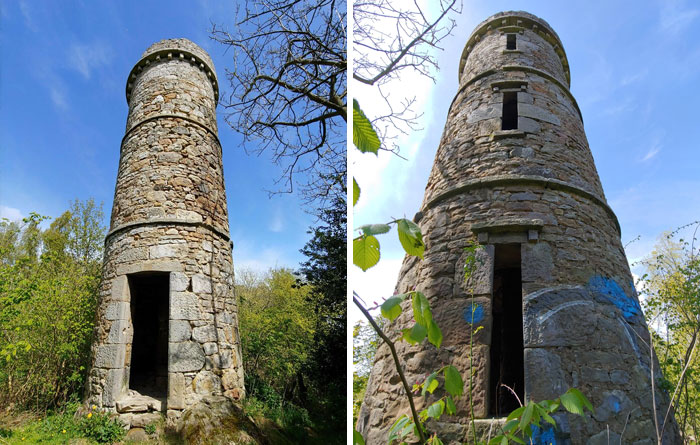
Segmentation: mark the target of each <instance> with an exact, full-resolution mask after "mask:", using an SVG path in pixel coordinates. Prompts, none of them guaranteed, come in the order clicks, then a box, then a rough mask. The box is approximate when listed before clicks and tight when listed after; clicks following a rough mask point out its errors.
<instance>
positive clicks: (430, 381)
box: [421, 372, 439, 396]
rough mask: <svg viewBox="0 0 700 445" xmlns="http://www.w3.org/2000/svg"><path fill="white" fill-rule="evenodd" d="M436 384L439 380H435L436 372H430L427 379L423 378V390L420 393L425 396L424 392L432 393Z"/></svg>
mask: <svg viewBox="0 0 700 445" xmlns="http://www.w3.org/2000/svg"><path fill="white" fill-rule="evenodd" d="M438 385H439V382H438V380H437V372H434V373H432V374H430V375H429V376H428V378H427V379H425V382H423V392H422V393H421V395H422V396H425V393H426V392H429V393H430V394H432V393H433V391H435V390H436V389H437V387H438Z"/></svg>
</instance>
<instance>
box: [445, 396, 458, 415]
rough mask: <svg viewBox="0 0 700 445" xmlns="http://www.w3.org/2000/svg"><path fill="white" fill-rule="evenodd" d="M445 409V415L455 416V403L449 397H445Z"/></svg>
mask: <svg viewBox="0 0 700 445" xmlns="http://www.w3.org/2000/svg"><path fill="white" fill-rule="evenodd" d="M445 409H446V410H447V414H456V413H457V407H456V406H455V401H454V400H452V397H450V396H447V397H445Z"/></svg>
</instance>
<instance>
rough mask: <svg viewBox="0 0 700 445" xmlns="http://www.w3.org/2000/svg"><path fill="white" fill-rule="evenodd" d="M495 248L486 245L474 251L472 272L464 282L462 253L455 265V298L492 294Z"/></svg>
mask: <svg viewBox="0 0 700 445" xmlns="http://www.w3.org/2000/svg"><path fill="white" fill-rule="evenodd" d="M494 253H495V247H494V246H493V245H486V246H483V248H479V249H477V250H476V252H475V255H474V259H475V263H474V265H475V266H474V270H473V272H472V273H471V275H470V277H469V279H468V280H467V281H465V280H464V264H465V261H466V259H467V253H466V252H464V253H462V255H461V256H460V257H459V260H457V263H456V264H455V275H454V277H455V278H454V280H455V296H467V295H472V294H473V295H485V294H491V292H493V260H494Z"/></svg>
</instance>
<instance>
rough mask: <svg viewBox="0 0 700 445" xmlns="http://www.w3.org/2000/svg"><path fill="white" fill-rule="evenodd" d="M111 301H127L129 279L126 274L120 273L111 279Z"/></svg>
mask: <svg viewBox="0 0 700 445" xmlns="http://www.w3.org/2000/svg"><path fill="white" fill-rule="evenodd" d="M111 295H112V301H129V299H130V292H129V279H128V278H127V276H126V275H120V276H118V277H115V278H114V279H113V280H112V290H111Z"/></svg>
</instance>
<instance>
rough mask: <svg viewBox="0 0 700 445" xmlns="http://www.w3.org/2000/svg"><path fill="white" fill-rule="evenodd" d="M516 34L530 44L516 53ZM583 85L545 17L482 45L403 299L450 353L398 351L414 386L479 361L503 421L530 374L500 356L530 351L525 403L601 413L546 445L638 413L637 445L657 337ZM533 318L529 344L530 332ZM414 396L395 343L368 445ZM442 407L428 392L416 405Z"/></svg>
mask: <svg viewBox="0 0 700 445" xmlns="http://www.w3.org/2000/svg"><path fill="white" fill-rule="evenodd" d="M513 38H514V39H515V42H516V49H515V50H510V49H506V47H505V46H506V43H507V39H513ZM569 84H570V72H569V65H568V60H567V58H566V55H565V53H564V50H563V48H562V43H561V41H560V40H559V37H558V36H557V34H556V33H555V32H554V30H553V29H552V28H551V27H550V26H549V24H547V22H545V21H544V20H542V19H540V18H538V17H535V16H533V15H531V14H528V13H526V12H523V11H510V12H503V13H498V14H495V15H494V16H492V17H490V18H488V19H487V20H486V21H484V22H483V23H481V24H480V25H478V27H477V29H476V30H475V31H474V32H473V33H472V35H471V36H470V37H469V39H468V41H467V43H466V45H465V49H464V51H463V52H462V59H461V61H460V69H459V86H458V88H457V89H456V91H457V92H456V95H455V97H454V99H453V100H452V101H451V102H450V101H449V100H448V101H447V102H446V104H451V105H450V109H449V110H448V113H447V121H446V124H445V128H444V131H443V133H442V138H441V141H440V145H439V147H438V149H437V152H436V154H435V161H434V164H433V168H432V171H431V172H430V176H429V179H428V183H427V185H426V189H425V196H424V199H423V203H422V205H421V208H420V209H413V210H408V211H415V210H417V213H416V215H417V216H416V222H417V223H418V224H419V225H420V227H421V230H422V232H423V236H424V237H423V239H424V241H425V245H426V249H425V253H424V258H423V259H422V260H418V259H416V258H415V257H406V258H405V259H404V262H403V265H402V267H401V270H400V272H399V279H398V281H397V285H396V290H397V291H398V292H401V293H403V292H408V291H411V290H414V289H417V290H421V291H423V292H424V293H425V294H426V296H427V297H428V298H429V299H430V304H431V308H432V311H433V316H434V319H435V320H436V321H437V322H438V325H439V326H440V328H441V330H442V333H443V345H442V347H441V348H440V350H439V351H435V350H434V349H432V346H429V345H428V343H427V342H424V343H423V344H422V345H415V346H407V345H405V344H404V343H403V342H398V343H396V351H397V354H398V356H399V358H400V361H401V363H402V366H404V371H405V374H406V378H407V380H408V382H409V384H412V383H415V382H422V381H424V379H425V377H426V375H429V374H430V373H431V372H433V371H435V370H437V369H440V368H442V367H443V366H445V365H448V364H451V365H454V366H457V367H458V369H459V370H460V373H461V374H462V376H463V378H464V379H465V380H466V379H467V376H469V375H470V374H469V372H470V369H469V364H468V363H469V361H470V355H471V359H473V360H472V361H473V365H472V366H473V368H474V371H475V373H474V374H473V378H472V385H473V393H474V402H475V405H476V407H477V409H476V413H475V414H476V416H477V417H486V416H489V415H493V412H494V411H495V410H494V409H492V408H493V407H489V404H490V403H493V402H495V400H496V399H495V398H494V397H490V392H494V391H495V389H494V388H495V387H496V385H497V384H498V383H499V381H501V382H502V380H500V379H501V378H506V377H507V378H510V379H516V380H517V379H518V378H517V376H516V375H515V374H516V372H514V371H519V370H516V369H504V367H506V368H507V367H508V365H507V363H508V361H509V360H508V359H504V360H499V356H497V355H496V354H504V350H508V348H510V347H512V348H513V350H508V352H507V354H509V355H508V357H513V354H518V351H517V348H522V349H523V354H524V355H523V357H524V382H520V381H517V382H516V385H515V386H519V385H522V386H524V388H525V390H524V394H522V395H523V396H525V398H526V399H529V400H533V399H534V400H541V399H543V398H556V397H559V396H560V395H561V394H562V393H564V392H565V391H566V390H567V389H568V388H570V387H576V388H578V389H580V390H581V391H582V392H583V393H584V394H585V395H586V396H587V397H588V398H589V399H590V400H591V402H592V403H593V405H594V407H595V412H594V413H593V415H591V414H587V415H586V416H585V418H582V417H578V416H568V417H567V416H563V417H561V416H560V417H558V418H557V421H558V424H559V425H558V428H557V429H556V431H554V430H546V429H542V430H541V431H537V432H536V434H535V438H536V440H535V443H550V442H552V443H571V444H586V443H607V431H608V429H609V430H610V434H611V437H610V438H611V442H610V443H618V442H619V433H620V432H621V431H623V429H624V428H625V421H626V420H625V419H626V418H627V416H628V414H630V413H632V414H631V415H630V418H629V422H628V425H627V430H626V431H625V434H624V438H623V439H622V440H623V443H634V442H636V441H642V440H646V439H648V438H649V437H653V431H648V427H647V424H645V423H644V422H646V421H647V420H648V419H653V412H652V406H653V402H652V400H651V398H652V392H651V379H650V372H649V369H650V367H651V364H652V363H651V362H650V358H649V353H648V348H645V347H644V346H643V344H644V342H647V343H648V339H649V334H648V332H647V329H646V324H645V323H644V320H643V317H642V314H641V309H640V307H639V303H638V298H637V295H636V293H635V290H634V286H633V285H631V284H630V283H631V273H630V270H629V266H628V263H627V259H626V257H625V254H624V249H623V248H622V243H621V241H620V228H619V223H618V221H617V218H616V217H615V214H614V213H613V211H612V209H611V208H610V207H609V205H608V204H607V202H606V200H605V196H604V193H603V188H602V185H601V183H600V179H599V176H598V173H597V171H596V167H595V164H594V162H593V158H592V155H591V151H590V149H589V146H588V142H587V141H586V134H585V131H584V126H583V120H582V116H581V112H580V110H579V108H578V105H577V103H576V100H575V98H574V97H573V95H572V94H571V92H570V90H569ZM506 95H507V96H506ZM511 99H514V100H515V105H516V106H515V107H513V108H512V110H513V113H517V114H516V115H515V116H512V117H517V119H512V120H515V121H516V124H517V125H516V128H512V129H504V128H503V126H502V123H503V122H507V121H508V120H511V119H508V116H504V115H503V113H509V109H507V107H505V106H504V104H505V103H506V100H511ZM504 118H505V119H504ZM514 221H518V223H514ZM523 221H526V222H529V223H522V222H523ZM534 221H537V223H534ZM474 244H481V245H484V247H485V248H486V249H485V250H483V251H482V252H481V253H479V254H478V255H483V258H482V259H483V261H481V264H480V267H479V268H478V269H477V271H476V272H475V274H474V276H473V277H472V279H471V280H470V281H469V282H467V283H465V282H464V279H463V273H464V264H465V259H466V257H467V254H466V253H465V248H466V247H468V246H469V245H474ZM508 244H510V245H511V246H504V245H508ZM512 245H519V247H520V248H519V249H516V247H517V246H512ZM518 251H519V255H518ZM518 269H519V270H518ZM517 272H519V273H520V280H519V282H518V280H517ZM518 288H520V289H521V290H522V304H521V305H520V303H521V301H519V299H518V298H517V297H518V295H517V294H518ZM505 293H507V294H508V295H504V294H505ZM472 296H474V297H475V298H474V300H473V304H474V305H478V306H479V308H480V309H481V312H480V314H479V318H480V321H478V322H475V323H474V324H478V325H479V326H478V327H477V329H478V328H481V331H480V332H478V333H477V335H476V336H475V337H474V339H473V340H474V346H473V350H470V348H469V346H468V338H469V333H470V332H473V330H472V329H473V327H472V326H470V323H466V320H464V317H463V315H464V312H465V309H466V308H467V305H468V304H472V300H471V299H470V297H472ZM518 306H520V307H518ZM471 307H472V308H473V307H474V306H471ZM504 308H507V309H508V310H507V311H506V310H504ZM403 310H404V312H403V313H402V315H401V316H399V317H398V318H397V319H396V320H395V321H393V322H392V323H389V324H388V325H387V326H386V327H385V331H386V332H387V334H388V335H389V337H390V338H392V339H398V338H400V336H401V332H402V330H404V329H407V328H410V327H411V326H413V324H414V320H413V317H412V316H411V313H410V312H411V311H410V303H408V302H407V303H404V305H403ZM519 310H522V312H521V313H520V311H519ZM467 313H472V311H470V310H467ZM521 314H522V320H523V345H522V346H520V344H519V339H518V335H516V333H517V327H518V326H517V319H518V318H519V317H520V316H521ZM510 327H512V328H513V331H512V332H509V331H508V328H510ZM470 328H472V329H470ZM505 335H508V336H509V337H508V338H509V339H510V341H509V342H504V341H503V336H505ZM496 345H499V346H497V347H496ZM501 348H502V349H501ZM470 351H471V353H470ZM492 354H493V357H492ZM212 357H213V356H212ZM500 358H504V356H503V355H501V356H500ZM497 363H500V364H501V367H499V368H498V369H495V366H496V364H497ZM504 363H506V364H505V365H504ZM492 366H493V368H492ZM517 366H520V365H519V364H518V365H517ZM654 369H658V366H656V365H655V366H654ZM659 377H660V376H659ZM655 378H657V377H655ZM656 388H657V390H656V392H655V393H654V394H653V395H654V398H655V399H656V401H657V405H658V406H668V395H667V394H665V393H663V392H662V391H660V390H658V386H657V387H656ZM403 392H404V390H403V389H402V387H401V384H400V382H399V381H398V379H397V378H396V372H395V370H394V364H393V359H392V356H391V354H390V353H389V350H388V347H387V346H386V345H383V344H380V345H379V347H378V348H377V353H376V356H375V363H374V365H373V368H372V371H371V374H370V378H369V382H368V385H367V390H366V393H365V399H364V402H363V404H362V407H361V409H360V413H359V416H358V429H359V430H360V431H361V432H362V433H363V435H364V438H365V440H366V443H372V444H374V443H384V442H386V437H387V433H388V431H389V429H390V428H391V425H392V424H393V423H394V422H395V421H396V419H397V418H398V417H399V416H400V415H402V414H406V413H407V409H406V404H405V396H404V393H403ZM438 397H440V395H439V394H434V395H431V396H429V397H427V399H423V398H420V397H419V398H418V399H419V400H418V401H417V405H418V407H417V408H418V409H419V410H420V409H421V408H422V407H424V406H426V404H429V403H431V402H432V401H434V400H437V398H438ZM465 399H466V397H463V398H462V399H461V400H460V401H459V402H458V404H459V406H458V411H459V413H458V415H457V416H453V417H450V416H448V417H443V418H441V420H440V422H435V423H432V424H431V431H436V432H437V433H438V436H439V437H441V438H443V437H444V438H446V439H443V441H445V440H446V441H445V443H450V444H458V443H462V442H464V441H466V440H467V438H466V437H465V435H464V432H465V429H466V427H467V425H468V423H469V422H468V417H469V413H468V412H467V411H466V409H465V406H464V403H465ZM641 419H644V420H643V421H642V420H641ZM559 426H561V428H559ZM668 427H669V429H668V431H667V437H664V438H663V441H664V443H669V444H674V445H676V444H680V440H679V437H678V428H677V425H676V424H675V423H674V422H673V420H671V422H670V423H669V425H668ZM601 432H605V437H604V438H603V435H602V433H601Z"/></svg>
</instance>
